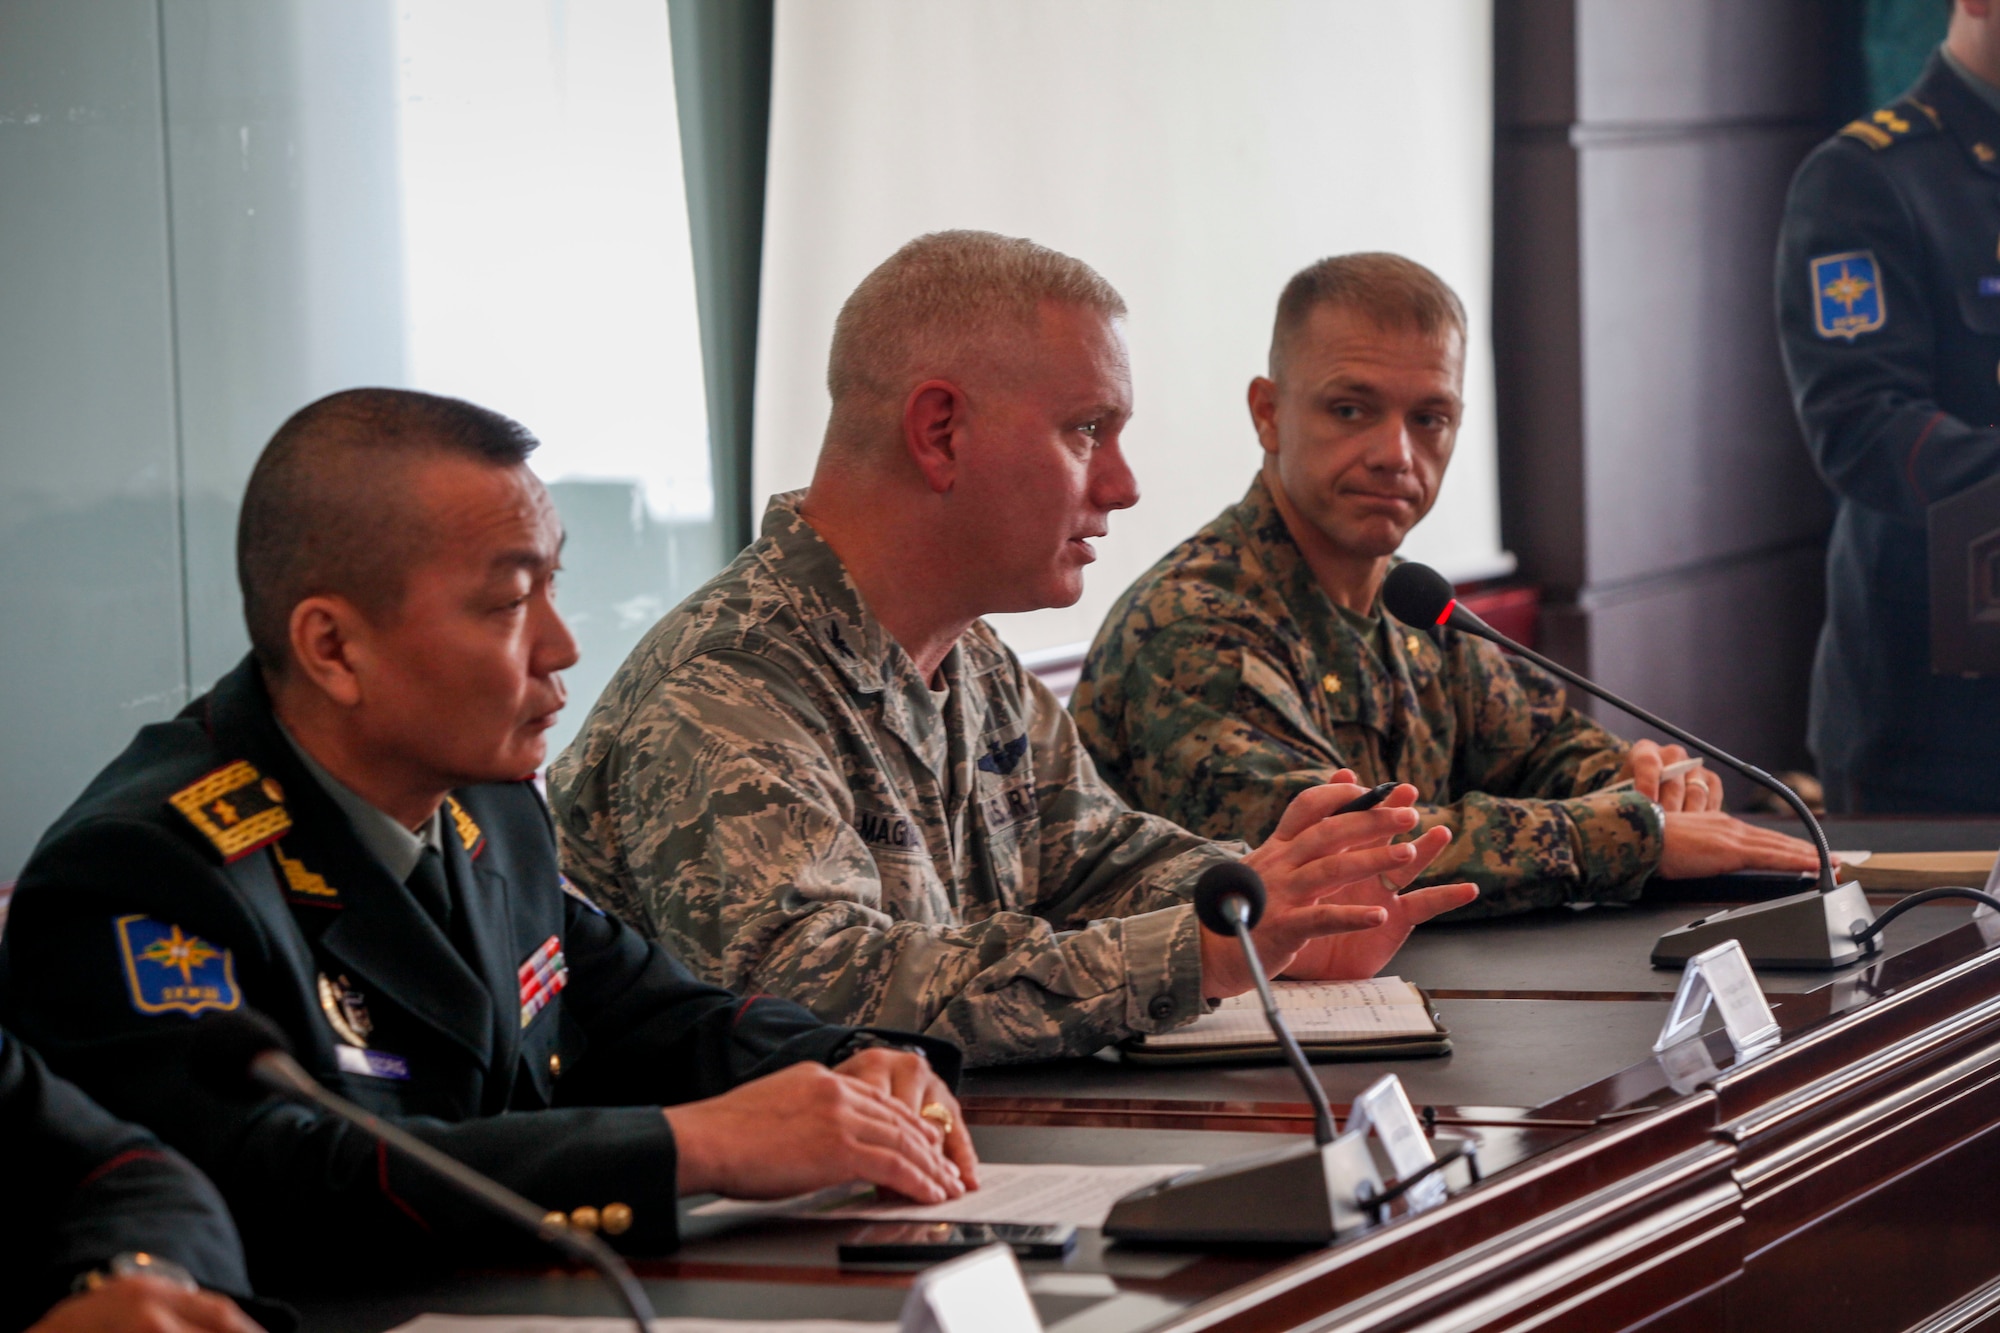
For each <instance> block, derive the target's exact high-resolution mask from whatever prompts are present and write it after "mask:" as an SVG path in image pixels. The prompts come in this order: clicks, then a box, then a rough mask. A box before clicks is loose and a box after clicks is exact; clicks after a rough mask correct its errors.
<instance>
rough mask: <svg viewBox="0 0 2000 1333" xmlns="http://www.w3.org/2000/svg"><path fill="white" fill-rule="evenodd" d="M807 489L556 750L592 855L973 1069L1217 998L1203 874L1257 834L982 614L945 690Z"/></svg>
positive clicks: (631, 908)
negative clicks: (1229, 819)
mask: <svg viewBox="0 0 2000 1333" xmlns="http://www.w3.org/2000/svg"><path fill="white" fill-rule="evenodd" d="M799 499H800V496H799V495H798V494H796V493H795V494H792V495H785V496H779V497H776V498H775V499H773V500H772V502H771V506H770V508H769V510H768V511H767V512H766V514H765V518H764V531H763V535H762V537H760V538H759V540H758V541H756V542H755V543H754V544H752V545H751V546H750V547H749V548H747V549H746V550H745V551H744V552H743V554H742V555H740V556H739V557H737V559H736V561H735V562H734V563H733V564H731V565H730V566H729V568H727V569H725V570H723V571H722V573H720V574H718V575H717V576H716V577H715V578H714V579H712V580H710V581H709V583H708V584H707V585H706V586H705V587H703V588H702V589H700V590H699V591H697V592H696V593H695V594H694V595H693V596H691V597H689V598H688V600H687V601H685V602H683V603H682V604H681V605H680V606H679V607H678V608H677V609H675V610H674V611H673V612H672V613H670V614H669V615H668V616H667V617H666V618H665V619H664V620H662V621H661V622H660V623H659V624H658V625H657V626H655V627H654V628H653V630H652V632H651V633H649V634H648V635H647V636H646V638H645V639H644V640H642V641H641V642H640V643H639V645H638V647H636V648H635V649H633V651H632V654H631V656H630V657H628V658H627V659H626V661H625V664H624V665H623V666H622V667H620V668H619V670H618V673H617V675H615V676H614V677H613V678H612V680H611V683H610V684H609V685H608V686H606V687H605V691H604V695H603V697H602V698H600V699H599V700H598V701H597V705H596V706H595V707H594V708H593V709H592V710H591V713H590V716H589V717H588V718H587V719H586V720H585V722H584V726H583V729H582V731H581V732H580V733H579V734H578V736H577V738H576V740H575V741H574V742H573V743H572V744H571V745H570V747H569V749H568V750H567V751H565V752H564V754H563V755H562V757H561V758H560V759H558V760H557V762H556V764H555V766H554V767H553V769H552V770H551V771H550V775H549V796H550V800H551V804H552V806H553V807H554V810H555V814H556V822H557V826H558V830H559V833H560V836H561V839H562V849H563V859H564V863H565V867H564V868H565V869H566V871H567V872H568V874H569V875H570V877H571V878H572V879H573V880H574V881H575V882H576V883H577V884H578V885H579V886H580V887H581V888H582V889H583V890H584V891H585V892H587V893H589V894H590V895H591V896H592V897H593V898H595V899H596V900H598V901H599V902H601V903H602V904H604V905H605V906H606V907H608V908H611V909H613V910H615V911H617V912H618V913H620V914H621V915H624V916H625V917H626V918H627V919H628V920H630V921H632V922H633V923H634V924H636V925H638V926H639V927H640V928H641V929H642V930H645V931H647V932H648V933H650V934H652V935H654V936H655V937H657V938H659V939H660V940H662V941H663V942H665V943H666V944H668V945H669V946H670V947H671V948H673V949H674V951H675V952H676V953H678V954H679V955H680V956H681V957H682V958H683V959H684V960H686V962H687V964H688V965H689V966H690V967H692V968H694V969H695V970H696V972H698V973H699V974H701V975H702V976H704V977H706V978H709V979H712V980H715V981H718V982H727V983H728V984H732V985H734V986H735V987H737V988H738V989H740V990H742V991H744V992H746V993H747V992H751V991H768V992H771V993H773V994H777V995H781V996H784V997H786V998H788V999H792V1000H795V1001H797V1002H799V1003H801V1004H804V1005H806V1006H808V1007H809V1008H811V1009H813V1010H814V1011H816V1012H817V1013H819V1014H821V1015H829V1016H830V1015H840V1016H841V1017H842V1021H849V1022H853V1023H857V1024H872V1025H881V1026H893V1027H899V1028H904V1029H909V1030H918V1031H924V1032H927V1033H930V1034H933V1035H936V1036H940V1037H945V1038H948V1039H950V1040H952V1041H955V1042H957V1043H959V1044H960V1045H961V1046H962V1047H964V1049H965V1052H966V1057H967V1059H968V1061H970V1062H974V1063H981V1064H995V1063H999V1062H1003V1061H1010V1060H1040V1059H1048V1058H1051V1057H1055V1056H1063V1055H1079V1054H1084V1053H1087V1052H1090V1051H1094V1050H1097V1049H1098V1048H1100V1047H1102V1046H1105V1045H1107V1044H1109V1043H1111V1042H1114V1041H1117V1040H1119V1039H1120V1038H1122V1037H1125V1036H1127V1035H1129V1034H1131V1033H1136V1032H1159V1031H1163V1030H1165V1029H1168V1028H1172V1027H1175V1026H1177V1025H1179V1024H1181V1023H1183V1022H1186V1021H1187V1020H1188V1019H1191V1018H1193V1017H1195V1016H1196V1015H1197V1014H1199V1013H1201V1012H1202V1011H1203V1008H1204V1005H1203V1002H1202V999H1201V962H1200V946H1199V943H1198V940H1197V936H1196V929H1197V928H1196V925H1195V921H1194V915H1193V910H1192V908H1190V907H1189V906H1187V894H1188V891H1189V889H1190V888H1191V886H1192V883H1193V880H1194V879H1195V877H1196V876H1197V875H1199V874H1200V872H1201V871H1202V870H1203V869H1205V868H1206V867H1207V866H1209V865H1210V864H1212V863H1214V862H1216V861H1221V860H1227V859H1230V858H1231V857H1233V856H1237V855H1240V854H1241V852H1242V848H1241V847H1236V846H1218V845H1217V844H1215V843H1211V842H1209V841H1207V840H1205V839H1202V838H1197V837H1195V836H1193V835H1192V834H1189V833H1188V832H1187V831H1185V830H1184V829H1181V828H1178V827H1176V826H1175V825H1173V824H1170V823H1168V822H1167V821H1166V820H1164V819H1161V818H1158V817H1156V816H1153V815H1146V814H1140V813H1138V812H1136V811H1133V810H1131V809H1130V808H1129V807H1127V806H1126V804H1125V803H1124V802H1123V801H1121V800H1119V799H1118V797H1117V796H1116V795H1114V794H1113V793H1112V791H1111V790H1110V788H1108V787H1107V786H1106V785H1105V784H1104V782H1103V781H1102V780H1101V779H1100V778H1099V777H1098V776H1097V773H1096V770H1095V769H1094V768H1093V766H1092V764H1091V762H1090V757H1089V755H1088V754H1087V753H1085V751H1084V749H1083V746H1082V744H1081V743H1080V742H1079V741H1078V740H1077V736H1076V729H1075V725H1074V724H1073V723H1072V722H1071V720H1070V718H1069V716H1068V715H1067V714H1065V713H1064V712H1063V711H1062V707H1061V705H1060V704H1058V703H1057V701H1056V699H1055V697H1054V696H1053V695H1051V694H1050V693H1049V691H1048V689H1047V688H1046V687H1045V686H1043V685H1042V683H1041V682H1040V681H1038V680H1036V679H1035V678H1034V677H1033V676H1032V675H1031V674H1029V673H1028V672H1027V671H1026V670H1025V669H1023V668H1022V666H1021V664H1020V663H1019V662H1018V661H1017V660H1016V659H1015V658H1014V655H1013V654H1012V653H1010V652H1009V651H1008V650H1007V649H1006V648H1005V647H1004V646H1002V645H1001V643H1000V641H999V639H998V638H996V637H995V635H994V634H993V631H992V630H991V629H989V628H988V627H987V626H986V625H985V624H983V623H976V624H974V625H973V627H972V628H971V629H970V630H968V631H967V632H966V634H965V635H964V637H963V638H961V639H960V640H959V642H958V644H957V645H956V646H955V647H954V648H953V649H952V651H951V653H950V655H949V656H947V657H946V658H945V661H944V664H943V667H942V676H943V679H944V680H945V681H946V683H947V684H948V685H949V687H950V692H949V694H948V695H947V696H945V697H944V698H943V700H942V708H941V707H940V700H939V698H938V697H937V696H936V695H934V694H933V693H932V691H931V690H930V688H929V686H928V685H927V684H926V682H925V681H924V680H923V679H922V678H920V677H919V676H918V675H917V671H916V665H915V663H914V662H913V661H912V660H911V658H910V657H909V656H908V655H907V654H906V653H905V652H904V651H903V649H902V647H901V646H900V645H898V644H897V643H896V642H895V640H894V639H892V638H891V637H890V636H889V635H888V633H887V632H886V631H885V630H884V629H883V628H882V626H881V623H880V622H879V621H877V620H876V619H875V617H874V616H873V615H872V614H870V613H869V611H868V610H867V608H866V607H865V606H863V604H862V602H861V597H860V594H859V593H858V592H857V591H856V590H855V588H854V585H853V584H852V583H851V582H850V581H849V579H848V577H847V574H846V571H845V570H844V569H843V568H842V567H841V564H840V561H839V558H838V557H837V556H836V555H835V554H834V552H833V549H832V548H831V547H829V546H828V545H827V544H826V543H825V542H824V541H823V540H822V539H821V538H820V536H819V534H818V533H817V532H815V531H814V530H813V529H812V527H811V526H810V525H809V524H808V523H807V522H806V521H805V519H804V518H803V517H802V516H801V515H800V513H799V509H798V505H799Z"/></svg>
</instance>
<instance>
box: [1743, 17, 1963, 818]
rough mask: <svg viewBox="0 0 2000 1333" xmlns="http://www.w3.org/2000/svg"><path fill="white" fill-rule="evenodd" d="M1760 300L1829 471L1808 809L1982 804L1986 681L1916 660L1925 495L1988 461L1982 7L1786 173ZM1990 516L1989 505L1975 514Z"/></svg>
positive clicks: (1958, 20) (1952, 486) (1923, 648)
mask: <svg viewBox="0 0 2000 1333" xmlns="http://www.w3.org/2000/svg"><path fill="white" fill-rule="evenodd" d="M1777 286H1778V318H1779V327H1780V331H1781V333H1782V336H1783V343H1784V351H1785V365H1786V368H1787V370H1788V371H1789V373H1790V375H1791V381H1792V394H1793V398H1794V400H1795V402H1796V404H1797V406H1798V412H1799V420H1800V422H1801V423H1802V424H1803V426H1804V428H1805V435H1806V444H1807V447H1808V448H1809V449H1810V450H1811V451H1812V455H1813V459H1814V461H1815V462H1816V463H1817V464H1818V466H1819V471H1820V475H1821V476H1822V477H1824V478H1825V479H1826V482H1827V484H1828V485H1829V486H1830V487H1832V488H1833V492H1834V496H1835V499H1836V502H1837V509H1836V514H1835V518H1834V524H1833V535H1832V537H1831V539H1830V541H1829V543H1828V547H1827V581H1826V584H1827V617H1826V624H1825V627H1824V628H1823V629H1822V631H1821V633H1820V642H1819V655H1818V658H1817V660H1816V661H1815V663H1814V665H1813V690H1812V711H1811V720H1810V724H1809V727H1808V739H1809V741H1810V743H1811V745H1812V750H1813V754H1814V756H1815V758H1817V759H1818V761H1819V770H1820V777H1821V779H1822V780H1823V782H1824V784H1825V787H1826V799H1827V805H1828V806H1829V807H1830V808H1832V809H1835V810H1844V811H1853V812H1859V813H1870V814H1873V813H1895V812H1906V811H1954V810H1989V811H1990V810H2000V679H1995V678H1992V677H1987V678H1982V679H1977V680H1969V679H1964V678H1961V677H1958V676H1942V675H1933V674H1931V670H1930V591H1929V577H1930V575H1929V566H1928V560H1927V555H1926V542H1925V510H1926V509H1927V508H1928V507H1929V506H1930V505H1933V504H1935V503H1937V502H1938V501H1939V500H1942V499H1945V498H1946V497H1948V496H1952V495H1955V494H1957V493H1958V492H1960V491H1963V490H1965V489H1966V488H1968V487H1970V486H1972V485H1974V484H1976V483H1978V482H1982V481H1985V480H1987V479H1989V478H1991V477H1994V476H2000V15H1996V13H1995V6H1994V5H1993V4H1991V3H1990V0H1959V4H1958V6H1957V8H1956V10H1955V12H1954V13H1953V15H1952V20H1951V28H1950V31H1949V33H1948V35H1947V37H1946V39H1945V44H1944V46H1943V47H1942V49H1940V50H1939V51H1938V52H1937V53H1936V54H1934V55H1933V56H1932V57H1931V60H1930V63H1929V64H1928V65H1927V66H1925V68H1924V73H1923V76H1922V77H1921V78H1919V79H1918V80H1917V83H1916V86H1915V87H1913V88H1911V89H1910V91H1909V92H1908V93H1907V94H1905V95H1904V96H1903V97H1902V98H1901V99H1900V100H1898V101H1897V102H1895V103H1894V104H1893V105H1891V106H1888V107H1885V108H1883V109H1882V110H1880V111H1877V112H1875V113H1874V114H1873V115H1870V116H1868V117H1865V118H1863V119H1861V120H1857V121H1855V122H1854V123H1853V124H1851V125H1849V126H1847V128H1845V129H1843V130H1842V131H1841V132H1840V133H1839V134H1837V135H1835V136H1834V137H1833V138H1832V139H1830V140H1828V141H1827V142H1826V143H1823V144H1821V145H1820V146H1819V148H1817V149H1816V150H1814V152H1813V154H1812V155H1811V156H1810V157H1808V158H1807V159H1806V161H1805V163H1804V165H1803V166H1801V167H1800V168H1799V172H1798V175H1797V176H1796V177H1795V178H1794V179H1793V181H1792V192H1791V197H1790V199H1789V200H1788V202H1787V204H1786V207H1785V224H1784V233H1783V238H1782V240H1781V242H1780V244H1779V250H1778V283H1777ZM1996 521H2000V520H1996Z"/></svg>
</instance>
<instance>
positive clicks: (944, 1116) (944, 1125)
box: [917, 1102, 957, 1134]
mask: <svg viewBox="0 0 2000 1333" xmlns="http://www.w3.org/2000/svg"><path fill="white" fill-rule="evenodd" d="M917 1114H918V1115H920V1116H922V1117H923V1118H924V1119H926V1120H928V1121H930V1122H931V1123H932V1124H933V1125H936V1126H937V1127H938V1130H939V1132H940V1133H944V1134H949V1133H951V1131H952V1130H953V1129H955V1128H956V1127H957V1122H956V1121H955V1120H953V1119H952V1118H951V1111H950V1110H949V1109H948V1108H947V1107H946V1106H945V1104H944V1103H943V1102H925V1103H924V1109H923V1110H921V1111H919V1112H917Z"/></svg>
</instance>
